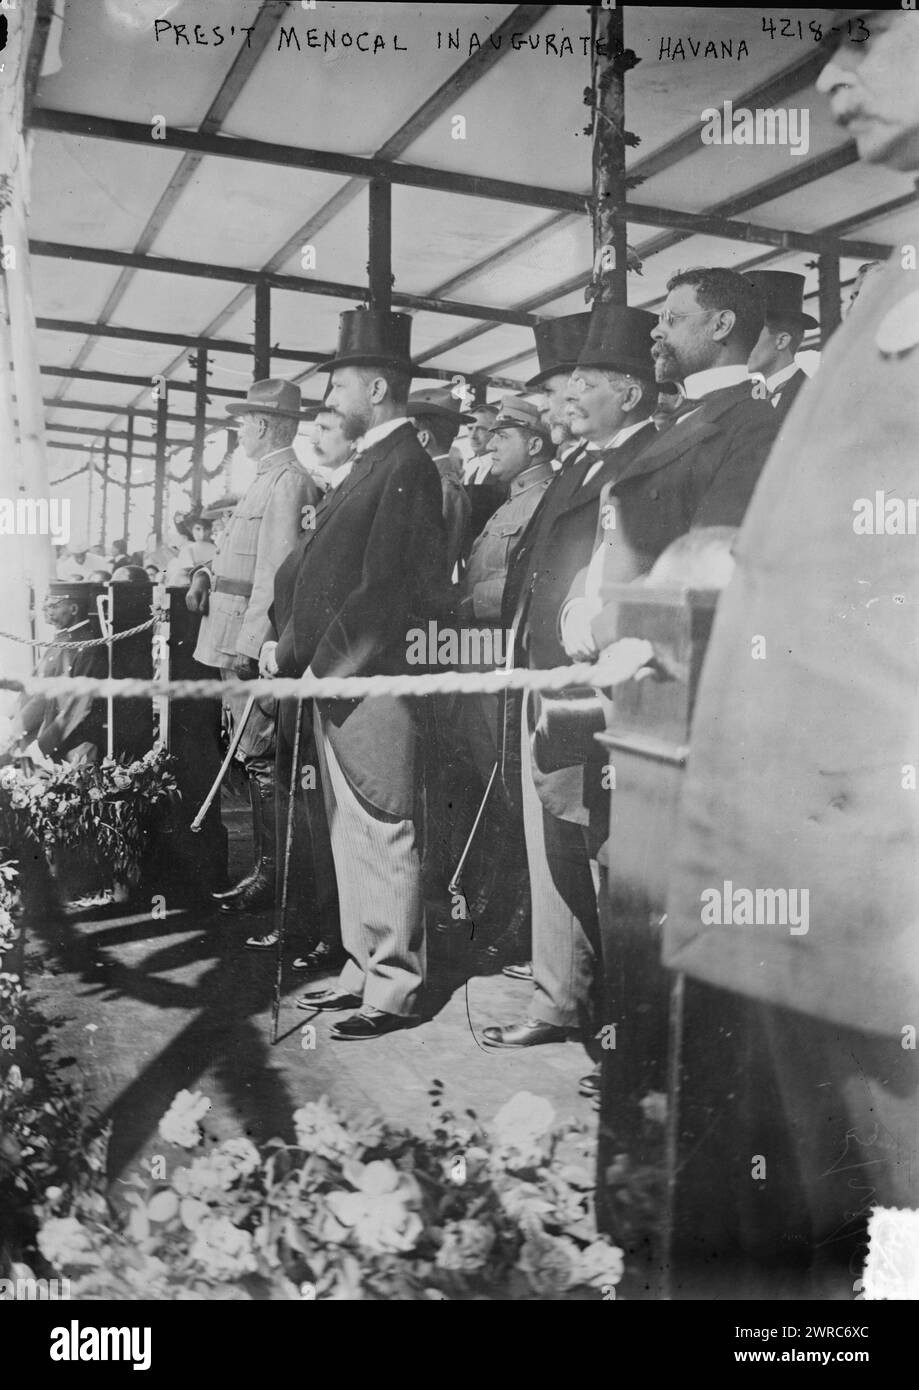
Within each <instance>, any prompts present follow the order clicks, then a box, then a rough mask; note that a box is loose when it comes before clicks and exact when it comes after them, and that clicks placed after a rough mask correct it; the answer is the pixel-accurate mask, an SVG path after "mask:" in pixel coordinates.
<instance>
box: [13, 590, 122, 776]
mask: <svg viewBox="0 0 919 1390" xmlns="http://www.w3.org/2000/svg"><path fill="white" fill-rule="evenodd" d="M94 592H95V591H94V589H93V587H92V586H91V585H89V584H85V583H80V582H77V583H70V584H51V585H50V586H49V590H48V597H47V598H46V599H45V604H44V617H45V621H46V622H48V623H50V624H51V626H52V627H53V628H54V629H55V633H54V638H53V640H52V642H51V643H50V644H49V646H48V647H47V648H46V649H45V652H44V654H43V656H42V658H41V660H40V661H39V663H38V665H37V667H36V669H35V674H36V675H37V676H95V677H96V678H97V679H99V680H104V679H105V677H106V676H107V675H108V654H107V652H106V648H105V647H104V646H101V645H100V646H98V647H83V648H80V647H71V646H66V645H64V644H65V643H70V642H88V641H92V640H93V639H95V638H99V637H101V636H102V631H101V629H100V627H99V623H98V621H97V620H96V618H95V616H94V615H93V614H92V612H91V604H92V600H93V596H94ZM10 738H11V742H12V744H16V743H19V744H21V745H23V746H26V745H28V744H29V743H31V742H32V741H33V740H35V741H36V742H37V744H38V747H39V750H40V751H41V752H42V753H43V754H44V755H45V757H46V758H50V759H51V760H52V762H57V763H84V762H92V763H96V762H98V761H99V759H100V757H101V756H102V753H103V751H104V749H105V745H106V734H105V701H104V700H100V699H96V698H94V697H93V696H92V695H54V696H48V695H41V694H38V695H29V696H25V695H24V696H23V697H22V699H21V701H20V704H19V708H18V709H17V711H16V713H15V715H14V716H13V721H12V726H11V729H10ZM7 751H9V749H7Z"/></svg>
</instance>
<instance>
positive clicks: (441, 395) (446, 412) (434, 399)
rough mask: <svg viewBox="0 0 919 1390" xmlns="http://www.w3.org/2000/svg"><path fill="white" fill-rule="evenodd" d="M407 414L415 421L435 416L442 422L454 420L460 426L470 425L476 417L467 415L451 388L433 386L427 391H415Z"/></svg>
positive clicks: (410, 397) (406, 410)
mask: <svg viewBox="0 0 919 1390" xmlns="http://www.w3.org/2000/svg"><path fill="white" fill-rule="evenodd" d="M457 389H459V388H457ZM405 413H406V415H407V416H408V417H409V419H413V420H417V419H419V418H420V417H421V416H423V415H433V416H434V417H435V418H439V419H441V420H453V421H454V423H456V424H459V425H470V424H472V423H473V421H474V420H475V416H474V415H467V414H466V412H465V411H464V410H463V409H462V406H461V403H460V400H459V398H458V397H457V396H455V395H454V394H453V389H452V388H451V387H449V386H432V387H430V389H429V390H427V391H415V392H414V393H413V394H412V395H411V396H409V398H408V403H407V405H406V409H405Z"/></svg>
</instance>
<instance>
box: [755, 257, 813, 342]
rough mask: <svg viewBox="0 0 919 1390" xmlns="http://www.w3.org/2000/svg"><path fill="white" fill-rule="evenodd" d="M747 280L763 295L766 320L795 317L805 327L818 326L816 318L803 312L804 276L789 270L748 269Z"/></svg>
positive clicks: (770, 321) (769, 321)
mask: <svg viewBox="0 0 919 1390" xmlns="http://www.w3.org/2000/svg"><path fill="white" fill-rule="evenodd" d="M745 278H746V279H747V281H748V282H749V283H750V284H751V285H752V286H753V288H754V289H755V290H758V291H759V293H760V294H761V295H762V297H763V308H764V310H765V314H766V322H767V323H772V322H774V320H776V319H797V320H798V322H799V323H802V324H803V325H804V327H805V328H818V327H819V324H818V323H817V320H816V319H814V318H811V316H810V314H805V312H804V276H803V275H795V274H793V273H792V272H791V271H790V270H748V271H747V274H746V277H745Z"/></svg>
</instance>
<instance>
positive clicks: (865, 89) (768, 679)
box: [664, 10, 919, 1298]
mask: <svg viewBox="0 0 919 1390" xmlns="http://www.w3.org/2000/svg"><path fill="white" fill-rule="evenodd" d="M846 13H847V14H849V13H851V12H846ZM865 13H866V16H867V17H866V23H867V27H868V29H869V30H870V39H869V40H868V41H866V42H864V43H862V44H859V45H857V46H856V45H854V44H850V43H848V42H846V41H844V42H843V43H842V45H841V46H840V48H839V50H838V52H837V53H836V54H835V55H833V56H832V57H831V58H830V59H829V60H828V62H827V65H826V67H825V68H824V70H823V72H822V73H821V75H820V78H819V81H818V90H820V91H821V92H823V93H824V94H827V95H829V97H830V99H831V101H832V105H833V111H834V115H835V116H836V118H837V120H838V121H839V122H840V124H842V125H843V126H845V127H847V128H850V129H851V133H852V135H853V136H854V138H855V139H856V141H857V143H858V149H859V154H860V156H861V158H862V159H864V160H866V161H867V162H869V163H872V164H881V165H884V166H886V167H888V168H892V169H896V170H900V171H904V172H906V171H913V170H916V169H917V168H919V86H917V84H916V81H915V74H916V71H917V69H919V17H917V15H916V14H915V13H911V12H908V11H906V12H901V11H897V10H891V11H870V12H865ZM842 32H843V35H844V34H845V26H842ZM901 239H902V240H903V241H906V242H912V243H913V244H914V245H915V244H916V243H917V242H919V226H917V227H916V229H915V235H913V236H912V237H909V236H904V237H903V238H901ZM905 259H906V260H907V261H908V259H909V258H905ZM917 437H919V275H917V272H916V271H915V270H914V269H912V268H909V269H904V268H903V258H901V251H900V248H899V246H898V248H897V250H896V251H895V252H894V255H893V257H892V259H891V261H890V262H889V263H888V265H887V266H886V268H885V269H884V271H883V272H882V274H881V276H880V277H879V278H878V279H877V280H876V281H874V282H873V283H872V285H871V290H870V293H868V294H866V295H865V296H864V298H863V299H862V301H861V302H860V303H859V304H858V306H857V307H856V309H855V311H854V312H853V313H852V314H851V315H850V316H849V317H848V318H847V320H846V322H845V323H844V325H843V326H842V328H841V329H839V330H838V331H837V332H836V333H835V334H834V336H833V338H832V340H831V342H830V343H829V346H828V348H827V350H826V352H825V354H824V358H823V362H822V365H821V369H820V373H819V375H818V376H817V377H816V378H815V379H814V381H813V382H811V383H810V385H809V386H808V387H807V390H806V391H805V392H803V393H802V395H801V397H800V398H799V399H798V400H797V401H796V402H795V404H794V406H793V407H792V409H791V411H790V413H789V415H788V419H787V421H786V424H785V427H784V429H783V432H782V434H781V435H780V436H779V439H778V441H777V444H776V447H775V449H774V450H773V453H772V454H771V456H770V459H769V461H768V463H767V465H766V468H765V470H764V472H763V475H762V478H761V480H760V483H759V485H758V487H757V490H756V493H755V495H754V497H753V501H752V504H751V506H750V509H749V512H748V514H747V518H746V521H745V523H744V525H743V528H742V530H741V532H740V535H739V537H738V541H737V546H736V562H737V568H736V571H735V575H734V578H733V580H732V582H731V583H730V585H729V586H728V588H727V589H726V590H725V593H724V595H723V597H722V599H721V604H720V608H719V612H718V615H717V618H716V621H715V626H714V631H713V635H712V640H711V645H710V648H709V651H708V655H707V659H706V664H705V667H704V671H703V674H702V681H701V687H700V690H699V696H698V702H697V705H696V711H695V720H694V725H693V733H692V741H691V753H690V760H689V767H688V772H687V776H686V785H685V790H684V796H683V801H682V812H681V822H680V830H679V835H678V839H677V845H676V856H675V865H674V871H673V875H672V879H671V886H670V895H669V901H668V918H667V924H666V928H665V938H664V960H665V963H666V964H667V965H669V966H670V967H671V968H672V969H673V970H676V971H680V972H683V974H684V975H685V977H686V980H685V995H684V1024H683V1029H682V1039H683V1046H682V1096H681V1107H680V1115H679V1117H678V1118H679V1131H680V1143H681V1148H680V1153H679V1155H678V1161H677V1165H676V1172H677V1192H676V1211H675V1216H676V1226H675V1237H676V1239H675V1250H676V1270H677V1273H678V1276H679V1282H680V1286H681V1287H683V1288H687V1287H689V1288H691V1287H692V1286H693V1282H694V1281H695V1280H696V1279H697V1278H698V1279H700V1280H705V1281H706V1282H707V1283H709V1281H710V1278H711V1274H710V1271H711V1270H712V1269H713V1268H714V1265H713V1263H712V1261H713V1260H715V1259H716V1260H717V1268H718V1269H719V1270H721V1271H722V1273H723V1274H725V1275H727V1276H729V1277H730V1278H731V1288H732V1290H733V1292H731V1293H730V1294H729V1295H728V1296H730V1297H735V1298H736V1297H738V1296H751V1294H753V1293H759V1295H760V1296H768V1297H777V1298H780V1297H819V1298H846V1297H848V1298H851V1297H852V1296H853V1295H852V1289H853V1282H854V1281H855V1280H856V1279H857V1278H858V1276H859V1274H860V1272H861V1268H862V1263H863V1259H864V1256H865V1253H866V1250H867V1246H866V1244H865V1241H864V1235H865V1227H866V1222H867V1218H868V1215H869V1213H870V1211H871V1209H872V1208H873V1207H875V1206H886V1207H916V1206H919V1161H917V1136H919V1122H917V1112H919V1066H917V1053H916V1051H915V1024H916V1000H917V997H919V937H917V932H916V914H917V902H919V871H917V863H919V860H917V847H919V799H917V798H919V793H917V792H916V791H915V790H913V787H914V786H915V775H914V769H913V765H912V764H913V762H914V761H915V759H916V749H917V742H916V733H917V701H916V691H917V688H919V651H917V644H916V617H915V602H916V593H917V582H919V552H917V545H916V538H915V535H914V534H912V535H910V534H908V533H907V532H908V529H909V527H908V520H907V518H908V508H907V506H906V501H907V499H909V497H910V494H911V493H915V491H916V469H915V447H916V446H915V441H916V439H917ZM914 519H915V518H914ZM914 529H915V528H914ZM786 908H787V910H785V909H786ZM759 1160H761V1161H760V1162H759V1166H758V1167H757V1161H759ZM745 1276H746V1279H747V1281H748V1284H747V1287H746V1288H745V1289H744V1292H740V1293H739V1291H740V1290H741V1289H743V1288H744V1285H743V1280H744V1277H745ZM738 1279H739V1280H740V1281H741V1282H738ZM687 1281H688V1283H687ZM706 1296H709V1297H711V1296H717V1292H716V1293H715V1294H714V1295H713V1294H712V1292H711V1291H709V1292H708V1293H707V1295H706ZM903 1296H904V1297H906V1296H908V1295H906V1294H904V1295H903Z"/></svg>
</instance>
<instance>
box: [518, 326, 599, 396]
mask: <svg viewBox="0 0 919 1390" xmlns="http://www.w3.org/2000/svg"><path fill="white" fill-rule="evenodd" d="M589 325H590V314H589V313H583V314H563V315H562V317H561V318H557V319H543V321H542V323H537V324H536V326H535V327H534V329H533V336H534V337H535V339H536V356H537V357H538V358H539V371H538V372H537V373H536V375H535V376H531V377H530V379H529V381H528V382H526V385H527V386H529V387H533V386H539V385H540V384H541V383H542V382H543V381H545V380H546V378H547V377H550V376H556V375H557V374H558V373H560V372H567V373H570V372H571V371H572V369H573V368H574V366H575V364H576V362H577V360H578V356H579V354H580V351H581V348H582V347H583V346H584V339H585V338H586V337H587V329H588V327H589Z"/></svg>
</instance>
